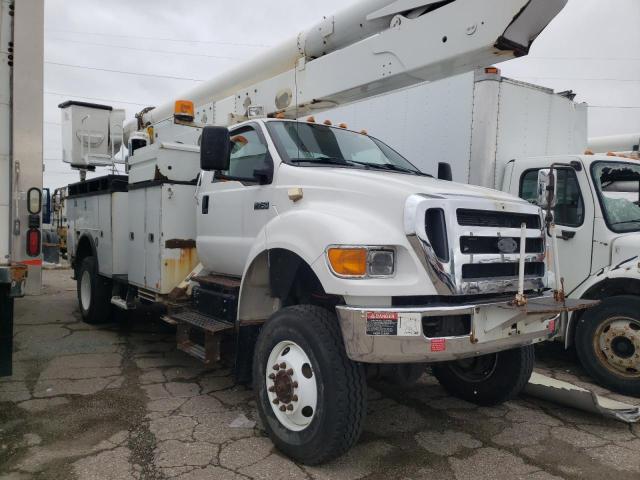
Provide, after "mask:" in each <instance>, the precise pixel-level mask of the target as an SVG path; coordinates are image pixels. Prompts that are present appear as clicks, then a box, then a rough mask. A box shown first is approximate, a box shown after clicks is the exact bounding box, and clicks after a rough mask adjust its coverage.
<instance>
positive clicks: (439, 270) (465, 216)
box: [405, 195, 546, 295]
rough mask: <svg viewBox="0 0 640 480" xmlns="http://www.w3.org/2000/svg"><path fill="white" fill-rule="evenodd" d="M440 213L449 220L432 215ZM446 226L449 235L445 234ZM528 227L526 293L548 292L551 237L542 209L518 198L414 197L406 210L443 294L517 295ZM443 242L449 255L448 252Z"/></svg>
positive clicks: (413, 237) (413, 238)
mask: <svg viewBox="0 0 640 480" xmlns="http://www.w3.org/2000/svg"><path fill="white" fill-rule="evenodd" d="M434 211H442V212H443V215H442V216H441V217H440V216H434V215H429V214H428V212H434ZM434 219H436V220H437V223H434V222H435V220H434ZM430 222H431V224H430ZM443 222H444V225H445V226H444V233H439V232H441V231H442V230H443V227H442V223H443ZM523 223H524V224H525V226H526V230H525V232H526V244H525V285H524V288H525V290H535V289H540V288H543V287H545V277H546V265H545V263H544V257H545V237H544V231H543V229H542V227H541V226H542V218H541V215H540V213H539V209H538V208H537V207H536V206H534V205H531V204H529V203H526V202H524V201H518V200H516V199H514V200H513V201H509V200H507V201H497V200H494V199H487V198H478V197H463V196H459V197H458V196H454V195H451V196H445V195H442V196H439V197H436V196H426V195H425V196H422V195H413V196H411V197H410V198H409V199H408V200H407V205H406V208H405V231H406V233H407V236H408V238H409V241H410V242H411V245H412V246H413V248H414V250H415V251H416V253H417V254H418V255H419V257H420V259H421V261H422V263H423V266H424V267H425V269H426V270H427V273H428V274H429V277H430V278H431V280H432V282H433V284H434V286H435V288H436V291H437V292H438V294H441V295H474V294H485V293H501V292H511V291H513V292H515V291H517V289H518V269H519V264H518V261H519V256H520V234H521V225H522V224H523ZM435 233H438V234H437V235H436V234H435ZM443 238H445V239H446V241H447V243H446V247H447V249H448V252H447V254H446V255H444V254H443V253H442V248H443V247H442V240H443Z"/></svg>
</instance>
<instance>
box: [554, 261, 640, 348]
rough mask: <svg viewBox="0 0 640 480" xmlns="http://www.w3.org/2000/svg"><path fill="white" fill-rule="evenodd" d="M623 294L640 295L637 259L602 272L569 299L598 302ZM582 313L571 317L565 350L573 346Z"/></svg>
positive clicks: (588, 280)
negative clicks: (574, 334)
mask: <svg viewBox="0 0 640 480" xmlns="http://www.w3.org/2000/svg"><path fill="white" fill-rule="evenodd" d="M622 294H626V295H629V294H630V295H640V264H639V263H638V259H637V258H635V259H634V260H631V261H629V262H627V263H623V264H620V265H616V266H614V267H613V268H606V269H603V270H600V271H599V272H598V273H596V274H595V275H592V276H591V277H589V278H588V279H587V280H586V281H585V282H584V283H583V284H582V285H580V286H579V287H578V288H577V289H576V290H574V291H573V292H571V295H569V298H581V299H590V300H597V299H600V298H603V297H605V296H607V297H608V296H611V295H622ZM582 313H583V311H580V312H575V313H572V314H571V315H570V316H569V321H568V323H567V329H566V333H565V338H564V346H565V348H569V347H570V346H571V345H573V333H574V331H575V326H576V324H577V320H578V319H579V318H580V315H581V314H582Z"/></svg>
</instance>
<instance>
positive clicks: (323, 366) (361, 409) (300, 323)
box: [253, 305, 366, 465]
mask: <svg viewBox="0 0 640 480" xmlns="http://www.w3.org/2000/svg"><path fill="white" fill-rule="evenodd" d="M253 386H254V392H255V395H256V403H257V406H258V412H259V414H260V418H261V419H262V423H263V424H264V426H265V429H266V430H267V433H268V434H269V437H270V438H271V440H272V441H273V443H274V444H275V445H276V447H277V448H278V449H280V450H281V451H282V452H283V453H285V454H286V455H288V456H289V457H291V458H293V459H295V460H297V461H299V462H302V463H305V464H308V465H315V464H319V463H323V462H326V461H328V460H331V459H332V458H335V457H337V456H339V455H341V454H343V453H344V452H346V451H347V450H348V449H349V448H351V446H352V445H353V444H354V443H355V442H356V441H357V440H358V438H359V436H360V433H361V431H362V425H363V421H364V417H365V414H366V382H365V373H364V368H363V367H362V365H361V364H358V363H355V362H352V361H351V360H349V358H348V357H347V354H346V351H345V348H344V343H343V340H342V333H341V331H340V328H339V326H338V321H337V318H336V316H335V314H334V313H332V312H329V311H328V310H325V309H323V308H320V307H316V306H311V305H300V306H294V307H287V308H283V309H282V310H280V311H278V312H276V313H275V314H274V315H273V316H272V317H271V318H270V319H269V320H268V321H267V323H266V324H265V325H264V327H263V328H262V330H261V332H260V335H259V337H258V340H257V342H256V349H255V354H254V359H253Z"/></svg>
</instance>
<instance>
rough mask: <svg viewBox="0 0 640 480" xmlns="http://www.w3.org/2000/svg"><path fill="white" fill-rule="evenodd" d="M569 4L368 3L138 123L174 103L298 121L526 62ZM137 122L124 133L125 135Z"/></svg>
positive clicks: (218, 115) (485, 0)
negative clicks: (258, 111) (259, 110)
mask: <svg viewBox="0 0 640 480" xmlns="http://www.w3.org/2000/svg"><path fill="white" fill-rule="evenodd" d="M566 1H567V0H446V1H434V0H396V1H391V0H367V1H362V2H359V3H357V4H355V5H352V6H351V7H349V8H347V9H345V10H342V11H340V12H339V13H336V14H335V15H332V16H329V17H325V18H324V19H323V20H322V21H321V22H319V23H318V24H316V25H314V26H313V27H311V28H310V29H308V30H306V31H304V32H301V33H300V34H298V35H297V36H296V37H295V38H292V39H290V40H288V41H286V42H284V43H282V44H281V45H279V46H277V47H275V48H273V49H271V50H269V51H267V52H266V53H263V54H261V55H259V56H257V57H256V58H254V59H252V60H250V61H248V62H246V63H245V64H243V65H240V66H238V67H235V68H233V69H230V70H228V71H227V72H225V73H223V74H222V75H220V76H218V77H216V78H214V79H212V80H209V81H207V82H204V83H202V84H201V85H199V86H197V87H196V88H194V89H192V90H190V91H188V92H186V93H183V94H182V95H181V96H180V97H177V98H175V99H174V100H173V101H171V102H168V103H166V104H164V105H161V106H159V107H157V108H155V109H153V110H151V111H149V112H147V113H146V114H144V115H143V116H142V125H144V126H147V125H150V124H154V123H157V122H159V121H161V120H164V119H166V118H168V117H170V116H171V115H173V108H174V105H173V104H174V101H175V100H177V99H182V100H191V101H193V102H194V104H195V105H196V107H205V106H206V107H211V109H210V111H212V112H213V118H212V119H211V118H210V117H209V120H208V123H214V124H217V125H228V124H231V123H235V122H238V121H242V120H245V119H246V118H247V107H248V106H249V105H261V106H263V107H264V109H265V113H267V114H273V113H277V112H283V113H285V115H286V116H287V117H290V118H295V117H297V116H300V115H303V114H304V113H306V112H308V111H310V110H319V109H326V108H331V107H333V106H336V105H339V104H344V103H349V102H352V101H355V100H359V99H362V98H366V97H369V96H373V95H378V94H380V93H384V92H388V91H391V90H395V89H398V88H402V87H405V86H408V85H412V84H415V83H419V82H424V81H434V80H438V79H441V78H445V77H449V76H452V75H456V74H458V73H461V72H464V71H468V70H472V69H475V68H479V67H483V66H486V65H491V64H495V63H498V62H501V61H504V60H508V59H511V58H513V57H515V56H521V55H526V54H527V53H528V51H529V47H530V45H531V43H532V42H533V40H535V38H536V37H537V36H538V34H539V33H540V32H541V31H542V30H543V29H544V28H545V27H546V26H547V25H548V24H549V22H550V21H551V20H552V19H553V18H554V17H555V16H556V15H557V14H558V12H559V11H560V10H561V9H562V8H563V7H564V5H565V4H566ZM137 129H138V124H137V122H135V121H132V122H129V123H128V124H127V126H126V127H125V134H126V136H127V137H128V135H129V134H130V133H131V132H133V131H135V130H137Z"/></svg>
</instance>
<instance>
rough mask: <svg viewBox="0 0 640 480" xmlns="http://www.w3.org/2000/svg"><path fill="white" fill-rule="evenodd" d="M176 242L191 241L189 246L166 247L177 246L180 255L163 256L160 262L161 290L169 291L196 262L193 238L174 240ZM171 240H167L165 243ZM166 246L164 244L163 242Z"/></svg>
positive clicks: (189, 271) (187, 273) (196, 255)
mask: <svg viewBox="0 0 640 480" xmlns="http://www.w3.org/2000/svg"><path fill="white" fill-rule="evenodd" d="M176 241H178V242H193V246H190V247H168V246H167V248H179V249H180V256H179V257H178V258H165V259H164V260H163V262H162V284H163V285H162V291H163V292H167V293H168V292H171V291H172V290H173V289H174V288H175V287H177V286H178V285H179V284H180V282H182V281H183V280H184V279H185V278H186V276H187V275H189V273H191V271H192V270H193V268H194V267H195V266H196V265H197V264H198V252H197V251H196V247H195V241H193V240H176ZM169 242H172V240H167V243H169ZM165 246H166V244H165Z"/></svg>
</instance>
